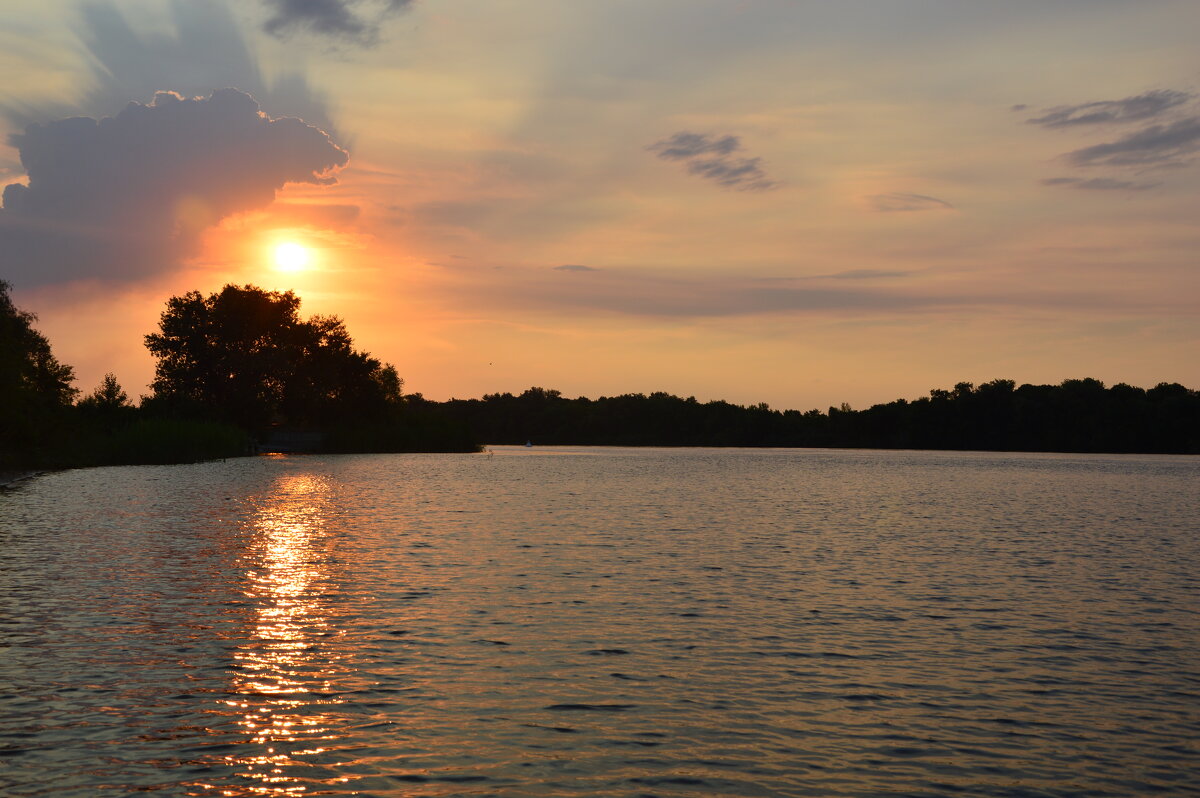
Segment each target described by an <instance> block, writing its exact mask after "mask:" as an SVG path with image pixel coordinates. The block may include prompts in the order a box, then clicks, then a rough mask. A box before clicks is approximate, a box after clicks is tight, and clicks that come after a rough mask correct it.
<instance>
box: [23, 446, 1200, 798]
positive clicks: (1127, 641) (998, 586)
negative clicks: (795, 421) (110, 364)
mask: <svg viewBox="0 0 1200 798" xmlns="http://www.w3.org/2000/svg"><path fill="white" fill-rule="evenodd" d="M494 449H495V451H494V454H491V455H488V454H478V455H343V456H329V457H325V456H274V457H258V458H245V459H238V460H229V461H226V462H214V463H204V464H197V465H188V466H168V467H123V468H98V469H85V470H77V471H67V472H61V473H53V474H47V475H43V476H41V477H38V478H36V479H34V480H31V481H29V482H26V483H23V484H21V485H19V486H16V487H13V488H10V489H8V490H4V491H0V794H3V795H5V796H43V795H44V796H55V797H56V798H61V797H63V796H89V797H90V796H98V795H99V796H103V795H114V796H115V795H127V794H134V793H145V794H149V795H163V796H174V795H179V796H184V795H198V796H310V795H365V796H402V795H403V796H459V795H464V796H465V795H500V796H567V797H570V796H585V795H586V796H683V795H727V796H793V795H795V796H800V795H813V796H948V795H969V796H1141V795H1150V794H1154V795H1193V796H1194V795H1200V786H1198V785H1200V752H1198V751H1197V740H1198V739H1200V572H1198V570H1197V563H1198V562H1200V557H1198V555H1200V551H1198V549H1200V542H1198V537H1200V536H1198V535H1197V532H1198V530H1200V520H1198V518H1200V498H1198V495H1200V492H1198V489H1200V458H1197V457H1157V456H1116V455H1113V456H1106V455H1046V454H1037V455H1033V454H995V453H963V452H908V451H895V452H883V451H845V450H843V451H833V450H795V449H788V450H783V449H779V450H749V449H615V448H614V449H610V448H566V447H555V448H540V447H534V448H532V449H523V448H516V447H494Z"/></svg>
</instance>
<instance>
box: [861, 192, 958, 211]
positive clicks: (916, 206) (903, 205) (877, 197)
mask: <svg viewBox="0 0 1200 798" xmlns="http://www.w3.org/2000/svg"><path fill="white" fill-rule="evenodd" d="M867 202H868V203H870V205H871V208H872V209H873V210H876V211H880V212H884V213H887V212H891V211H936V210H953V208H954V206H953V205H951V204H950V203H949V202H946V201H945V200H941V199H938V198H937V197H929V196H926V195H924V194H902V193H893V194H872V195H870V196H868V197H867Z"/></svg>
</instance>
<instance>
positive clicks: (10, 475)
mask: <svg viewBox="0 0 1200 798" xmlns="http://www.w3.org/2000/svg"><path fill="white" fill-rule="evenodd" d="M45 473H46V472H45V471H0V489H3V488H10V487H12V486H13V485H17V484H19V483H21V482H24V481H25V480H27V479H33V478H34V477H36V476H38V475H39V474H45Z"/></svg>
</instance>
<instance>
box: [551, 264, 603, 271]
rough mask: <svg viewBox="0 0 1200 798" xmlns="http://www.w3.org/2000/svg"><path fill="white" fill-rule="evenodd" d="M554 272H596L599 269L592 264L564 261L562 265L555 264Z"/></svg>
mask: <svg viewBox="0 0 1200 798" xmlns="http://www.w3.org/2000/svg"><path fill="white" fill-rule="evenodd" d="M554 271H556V272H598V271H600V270H599V269H597V268H595V267H592V266H584V265H582V264H580V263H564V264H563V265H562V266H555V267H554Z"/></svg>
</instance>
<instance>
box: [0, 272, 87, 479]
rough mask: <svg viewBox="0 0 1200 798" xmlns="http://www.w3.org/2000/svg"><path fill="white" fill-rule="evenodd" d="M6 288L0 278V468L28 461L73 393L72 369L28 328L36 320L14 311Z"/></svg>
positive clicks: (57, 421) (53, 426)
mask: <svg viewBox="0 0 1200 798" xmlns="http://www.w3.org/2000/svg"><path fill="white" fill-rule="evenodd" d="M9 289H10V286H9V284H8V283H7V282H5V281H3V280H0V464H2V463H3V461H5V460H7V461H9V462H10V463H14V464H15V463H19V462H22V461H28V460H30V459H31V458H32V454H31V453H32V451H33V450H34V449H36V448H38V447H39V446H40V444H41V442H42V441H43V440H44V439H45V437H46V436H47V435H48V434H49V433H51V432H53V430H54V428H55V427H57V426H58V425H59V423H60V421H61V416H62V414H63V412H64V410H65V408H67V407H69V406H70V404H71V400H72V399H73V398H74V397H75V395H76V394H77V393H78V392H79V391H78V390H77V389H76V388H74V387H73V386H72V385H71V383H72V382H73V381H74V379H75V375H74V371H73V370H72V369H71V367H70V366H66V365H63V364H62V363H59V362H58V360H57V359H56V358H55V357H54V354H53V352H51V350H50V342H49V341H47V340H46V337H45V336H44V335H42V334H41V333H39V332H38V331H37V330H35V329H34V328H33V323H34V322H35V321H37V316H35V315H34V314H32V313H29V312H26V311H23V310H19V309H17V307H16V306H15V305H13V302H12V299H11V297H9V294H8V292H9Z"/></svg>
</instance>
